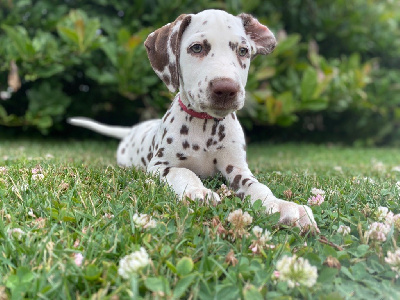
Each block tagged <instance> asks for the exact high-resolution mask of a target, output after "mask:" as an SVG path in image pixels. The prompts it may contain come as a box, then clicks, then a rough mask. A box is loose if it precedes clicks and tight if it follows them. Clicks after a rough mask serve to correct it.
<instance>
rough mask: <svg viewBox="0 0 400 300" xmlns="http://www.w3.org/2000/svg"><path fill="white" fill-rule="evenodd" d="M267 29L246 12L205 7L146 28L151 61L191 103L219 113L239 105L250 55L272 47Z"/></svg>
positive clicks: (165, 79) (230, 110)
mask: <svg viewBox="0 0 400 300" xmlns="http://www.w3.org/2000/svg"><path fill="white" fill-rule="evenodd" d="M275 45H276V40H275V37H274V35H273V34H272V32H271V31H270V30H269V29H268V28H267V27H266V26H264V25H261V24H260V23H259V22H258V21H257V20H256V19H255V18H253V17H252V16H250V15H248V14H240V15H239V16H233V15H230V14H228V13H226V12H224V11H220V10H206V11H203V12H201V13H198V14H196V15H181V16H180V17H179V18H178V19H176V20H175V21H174V22H173V23H171V24H167V25H165V26H163V27H162V28H160V29H158V30H156V31H155V32H154V33H152V34H150V35H149V37H148V38H147V40H146V42H145V46H146V49H147V52H148V55H149V59H150V63H151V65H152V67H153V69H154V70H155V72H156V73H157V75H158V76H159V77H160V78H161V79H162V80H163V81H164V83H165V84H166V85H167V87H168V88H169V90H170V91H171V92H175V91H176V90H177V89H178V88H180V91H181V97H182V98H183V99H182V100H183V101H185V102H186V104H187V105H188V106H190V108H191V109H193V110H196V111H199V112H206V113H208V114H209V115H211V116H213V117H216V118H222V117H225V116H226V115H228V114H229V113H231V112H233V111H235V110H238V109H241V108H242V107H243V104H244V98H245V90H244V88H245V85H246V82H247V74H248V70H249V65H250V60H251V59H252V58H253V57H254V56H256V55H257V54H268V53H271V52H272V51H273V49H274V48H275Z"/></svg>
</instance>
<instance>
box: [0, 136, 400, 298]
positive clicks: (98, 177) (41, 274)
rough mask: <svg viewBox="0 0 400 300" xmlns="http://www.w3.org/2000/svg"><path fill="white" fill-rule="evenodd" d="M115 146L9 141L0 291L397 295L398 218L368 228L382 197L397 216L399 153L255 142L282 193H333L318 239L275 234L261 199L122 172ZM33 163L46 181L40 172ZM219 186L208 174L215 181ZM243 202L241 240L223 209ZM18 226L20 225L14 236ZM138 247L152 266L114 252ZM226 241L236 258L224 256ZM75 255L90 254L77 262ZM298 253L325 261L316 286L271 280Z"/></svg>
mask: <svg viewBox="0 0 400 300" xmlns="http://www.w3.org/2000/svg"><path fill="white" fill-rule="evenodd" d="M116 147H117V143H116V142H114V141H110V142H99V141H96V142H92V141H87V142H76V141H69V142H51V141H50V142H45V141H41V142H29V141H1V142H0V167H4V166H5V167H6V168H7V171H6V173H4V174H2V173H1V172H0V299H7V298H10V299H21V298H31V299H39V298H43V299H75V298H79V299H87V298H90V299H129V298H131V297H135V296H134V295H133V293H134V292H135V289H136V288H137V289H138V293H139V294H140V296H141V297H143V298H146V299H155V298H158V299H173V298H179V297H181V298H183V299H187V298H189V299H238V298H244V299H263V298H267V299H296V298H298V299H304V298H307V299H350V298H351V299H400V282H399V280H398V279H396V273H395V272H394V271H392V270H391V268H390V265H389V264H388V263H386V262H385V257H386V255H387V252H388V251H392V252H393V251H394V250H395V249H396V247H397V245H396V242H397V239H398V237H399V232H398V230H397V229H395V228H394V227H393V226H392V228H391V231H390V232H389V234H388V236H387V240H386V241H385V242H374V241H371V240H370V241H368V242H367V241H366V240H365V239H364V237H363V235H364V232H365V231H366V230H367V229H368V225H369V224H371V223H372V222H374V221H376V215H375V211H376V209H377V207H379V206H386V207H388V208H389V209H390V210H391V211H393V213H395V214H396V213H399V212H400V209H399V204H398V203H399V190H398V188H397V187H396V182H397V181H399V180H400V173H399V172H396V171H393V170H392V168H393V167H395V166H397V165H400V151H398V149H376V148H375V149H372V148H371V149H363V148H360V149H352V148H340V147H326V146H310V145H294V144H291V145H252V146H250V147H249V150H248V160H249V165H250V167H251V169H252V170H254V171H255V174H256V176H257V178H258V179H259V180H260V181H261V182H264V183H266V184H267V185H268V186H269V187H270V188H271V190H272V191H273V192H274V193H275V195H277V196H279V197H281V198H283V199H288V197H289V195H291V196H290V198H291V199H290V200H291V201H295V202H297V203H301V204H306V203H307V199H308V198H309V197H310V196H311V194H310V190H311V189H312V188H314V187H315V188H320V189H323V190H325V191H326V192H327V194H326V195H325V202H324V203H323V204H322V205H321V206H314V207H313V208H312V209H313V211H314V214H315V218H316V221H317V223H318V224H319V228H320V230H321V236H324V237H325V238H326V240H323V238H321V236H310V235H306V236H302V235H300V233H299V230H298V229H297V228H281V229H279V230H278V229H277V228H276V226H274V225H275V223H276V220H277V218H278V216H277V215H266V214H265V213H264V211H263V208H262V207H260V205H259V203H256V204H255V205H254V206H252V205H251V204H250V203H249V202H248V201H244V202H242V201H240V200H239V199H238V198H235V197H228V198H225V199H224V201H223V202H222V203H221V204H220V205H218V206H216V207H213V206H210V207H208V206H200V205H198V204H197V203H195V202H190V201H189V202H188V203H182V202H177V201H176V199H175V197H174V194H173V192H172V191H171V190H170V189H169V188H168V187H167V186H165V185H163V184H162V183H160V182H159V181H158V179H156V178H152V180H149V178H150V177H149V176H147V175H146V174H144V173H143V172H139V171H135V170H132V169H130V170H124V169H121V168H119V167H118V166H117V165H116V163H115V159H114V156H115V150H116ZM48 154H50V155H48ZM339 167H340V168H339ZM33 169H36V170H38V171H39V173H42V174H43V175H44V178H43V179H42V180H33V178H32V170H33ZM222 183H224V182H223V180H222V178H221V177H215V178H211V179H208V180H206V185H207V186H208V187H212V188H214V189H218V188H219V187H220V185H221V184H222ZM23 185H25V187H26V190H25V191H24V189H21V187H22V186H23ZM238 208H242V209H243V210H244V211H246V212H248V213H249V214H250V215H251V216H252V217H253V220H252V223H251V225H250V226H248V228H247V229H248V232H249V235H245V236H243V237H242V238H240V237H238V238H236V239H233V234H234V228H232V226H231V224H230V223H229V222H228V220H227V219H228V215H229V213H231V212H232V211H234V210H236V209H238ZM136 212H139V213H145V214H149V215H151V216H152V218H153V219H154V220H156V221H157V226H156V227H155V228H152V229H139V228H135V225H134V223H133V220H132V217H133V215H134V214H135V213H136ZM107 214H108V215H107ZM111 215H113V217H111ZM107 216H109V217H107ZM218 220H220V222H221V225H222V226H223V227H224V228H225V229H226V231H225V232H224V233H222V234H218V232H217V229H218V228H217V227H218V226H216V224H218ZM339 225H347V226H350V228H351V233H350V235H348V236H345V237H343V236H342V235H341V234H339V233H337V229H338V227H339ZM254 226H260V227H261V228H266V229H268V230H269V231H270V232H271V233H272V240H271V241H270V242H269V244H272V245H274V246H275V247H274V248H273V249H269V248H267V247H265V248H263V250H262V251H261V252H260V253H256V254H253V253H252V251H251V250H250V249H249V246H250V245H251V244H252V240H254V239H255V237H254V235H253V234H252V233H251V232H252V230H251V229H252V228H253V227H254ZM14 228H20V229H21V230H22V231H23V234H22V235H21V236H19V235H18V233H11V230H12V229H14ZM140 247H144V248H145V249H146V251H147V252H148V253H149V256H150V258H151V263H150V265H148V266H147V267H145V268H143V269H142V270H141V271H140V272H139V274H138V276H132V280H127V279H124V278H122V277H121V276H120V275H118V265H119V261H120V260H121V259H122V258H123V257H124V256H125V255H128V254H130V253H132V252H134V251H136V250H139V248H140ZM231 250H232V251H233V254H234V256H235V258H236V259H237V264H236V265H235V266H233V265H230V264H228V263H227V262H226V256H227V254H228V253H229V252H230V251H231ZM76 253H81V254H82V255H83V257H84V259H83V262H82V265H81V266H78V265H76V263H75V262H74V255H76ZM294 254H296V255H297V256H299V257H303V258H305V259H307V260H308V261H309V262H310V264H311V265H313V266H315V267H316V268H317V270H318V280H317V283H316V284H315V285H314V286H313V287H311V288H308V287H305V286H301V285H300V286H298V287H295V288H288V285H287V283H286V282H283V281H276V280H273V279H272V276H273V273H274V271H275V270H276V263H277V262H278V261H279V260H280V259H281V258H282V257H283V256H285V255H288V256H292V255H294ZM333 258H335V259H336V260H334V259H333ZM332 261H334V262H336V267H337V268H335V267H334V266H333V265H332V263H329V262H332ZM337 262H339V263H340V266H341V267H340V269H339V266H338V264H337ZM192 263H193V265H192Z"/></svg>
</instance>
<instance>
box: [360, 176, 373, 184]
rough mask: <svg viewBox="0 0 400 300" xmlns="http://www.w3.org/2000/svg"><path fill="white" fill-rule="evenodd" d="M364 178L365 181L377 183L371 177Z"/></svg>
mask: <svg viewBox="0 0 400 300" xmlns="http://www.w3.org/2000/svg"><path fill="white" fill-rule="evenodd" d="M363 180H364V182H368V183H370V184H372V185H374V184H375V180H373V179H372V178H371V177H364V178H363Z"/></svg>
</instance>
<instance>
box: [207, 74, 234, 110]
mask: <svg viewBox="0 0 400 300" xmlns="http://www.w3.org/2000/svg"><path fill="white" fill-rule="evenodd" d="M208 88H209V93H210V99H211V107H212V108H213V109H217V110H230V109H233V108H236V107H237V98H238V94H239V92H240V86H239V84H238V83H237V82H235V81H234V80H232V79H230V78H218V79H214V80H212V81H210V83H209V85H208Z"/></svg>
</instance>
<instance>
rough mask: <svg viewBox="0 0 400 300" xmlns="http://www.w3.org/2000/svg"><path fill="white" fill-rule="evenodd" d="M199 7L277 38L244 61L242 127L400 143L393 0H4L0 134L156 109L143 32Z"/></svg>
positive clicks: (265, 133) (164, 102)
mask: <svg viewBox="0 0 400 300" xmlns="http://www.w3.org/2000/svg"><path fill="white" fill-rule="evenodd" d="M208 8H216V9H223V10H226V11H228V12H230V13H232V14H234V15H236V14H239V13H240V12H247V13H251V14H253V15H254V16H256V17H257V18H258V19H259V20H260V21H261V22H262V23H264V24H266V25H267V26H268V27H269V28H270V29H271V30H272V31H273V32H274V33H275V35H276V36H277V38H278V47H277V48H276V50H275V51H274V52H273V54H271V55H269V56H268V57H257V58H256V59H255V60H254V61H253V63H252V65H251V70H250V74H249V80H248V85H247V91H248V93H247V100H246V106H245V108H244V109H243V110H242V111H240V113H239V114H240V118H241V120H242V124H243V125H244V126H245V128H246V129H247V130H249V131H250V130H251V132H252V133H251V134H250V138H252V139H257V140H260V139H277V140H285V139H292V140H293V139H295V140H296V139H297V140H312V141H323V142H326V141H332V142H343V143H350V144H356V145H373V144H378V145H380V144H399V143H400V126H399V125H400V70H399V67H400V28H399V21H400V2H399V1H396V0H392V1H391V0H352V1H347V0H335V1H331V0H287V1H281V0H269V1H263V0H228V1H218V0H214V1H211V0H196V1H193V0H171V1H165V0H135V1H125V0H118V1H117V0H92V1H80V0H64V1H51V0H39V1H32V0H2V1H0V91H1V92H0V126H1V127H2V128H3V129H2V130H1V131H2V133H3V134H5V133H8V134H15V133H18V132H25V133H29V134H31V133H34V132H35V131H37V132H40V133H41V134H47V135H50V136H59V135H63V136H67V135H70V134H71V132H70V131H71V130H72V129H71V127H69V126H68V125H66V124H65V118H66V117H68V116H77V115H80V116H87V117H91V118H95V119H97V120H100V121H102V122H106V123H109V124H121V125H132V124H134V123H136V122H138V121H140V120H144V119H148V118H153V117H159V116H161V115H162V114H163V113H164V112H165V110H166V108H167V107H168V106H169V103H170V99H171V95H170V93H169V92H168V91H167V88H166V87H165V86H164V85H163V84H162V82H161V80H159V79H158V77H157V76H156V75H155V73H154V72H153V70H152V69H151V66H150V63H149V62H148V59H147V56H146V51H145V49H144V46H143V42H144V40H145V39H146V37H147V35H148V34H149V33H150V32H152V31H153V30H155V29H157V28H159V27H161V26H163V25H164V24H166V23H169V22H171V21H173V20H175V18H176V17H177V16H179V15H180V14H182V13H196V12H199V11H201V10H203V9H208ZM5 128H7V129H5ZM12 128H14V129H12ZM21 128H22V129H23V130H21ZM77 132H80V134H86V133H82V132H83V130H79V131H73V133H74V134H76V133H77ZM0 134H1V133H0Z"/></svg>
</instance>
